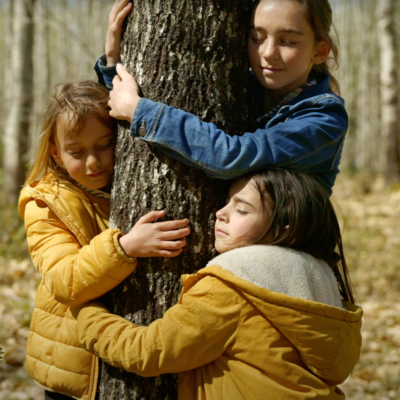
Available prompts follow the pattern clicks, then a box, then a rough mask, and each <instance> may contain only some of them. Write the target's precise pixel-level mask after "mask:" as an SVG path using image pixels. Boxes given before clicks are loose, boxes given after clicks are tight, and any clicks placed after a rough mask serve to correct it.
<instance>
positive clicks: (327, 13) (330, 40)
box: [254, 0, 340, 94]
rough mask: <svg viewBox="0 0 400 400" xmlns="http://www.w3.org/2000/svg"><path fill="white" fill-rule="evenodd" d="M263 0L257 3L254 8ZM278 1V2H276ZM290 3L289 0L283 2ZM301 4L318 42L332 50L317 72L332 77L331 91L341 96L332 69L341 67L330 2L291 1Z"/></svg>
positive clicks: (316, 69) (327, 0) (311, 0)
mask: <svg viewBox="0 0 400 400" xmlns="http://www.w3.org/2000/svg"><path fill="white" fill-rule="evenodd" d="M261 1H262V0H258V1H256V2H255V5H254V7H256V6H257V4H258V3H260V2H261ZM275 1H276V0H275ZM283 1H288V0H283ZM290 1H295V2H297V3H299V4H300V5H301V6H302V8H303V10H304V13H305V15H306V17H307V20H308V23H309V24H310V26H311V29H312V30H313V32H314V35H315V40H316V41H317V42H325V43H326V44H327V45H328V46H329V47H330V48H331V53H330V55H329V58H328V59H327V60H326V61H324V62H323V63H322V64H319V65H314V67H313V70H314V71H315V72H317V73H318V72H321V71H323V72H325V73H326V74H328V75H329V76H330V85H329V90H330V91H331V92H333V93H336V94H340V86H339V82H338V81H337V80H336V78H335V77H334V76H333V75H332V72H331V69H332V67H334V68H337V67H338V66H339V39H338V35H337V31H336V28H335V25H334V24H333V20H332V8H331V5H330V4H329V0H290Z"/></svg>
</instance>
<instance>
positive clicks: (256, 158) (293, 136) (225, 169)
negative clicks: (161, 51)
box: [131, 96, 347, 179]
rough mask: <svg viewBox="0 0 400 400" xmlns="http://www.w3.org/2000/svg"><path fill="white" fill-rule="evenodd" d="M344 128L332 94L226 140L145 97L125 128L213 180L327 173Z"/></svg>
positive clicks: (188, 116) (193, 119)
mask: <svg viewBox="0 0 400 400" xmlns="http://www.w3.org/2000/svg"><path fill="white" fill-rule="evenodd" d="M141 127H142V128H143V127H145V128H146V129H145V131H144V130H143V129H141V130H139V128H141ZM346 129H347V113H346V110H345V109H344V107H343V104H342V103H341V102H340V101H339V100H338V99H336V98H334V97H333V96H327V97H326V96H321V98H320V99H318V100H316V101H315V102H309V103H308V106H307V107H305V106H304V107H299V108H298V110H297V111H293V113H292V114H290V115H289V116H288V118H287V119H286V120H285V121H284V122H280V123H277V124H276V125H274V126H271V127H269V128H263V129H258V130H256V131H255V132H254V133H250V132H246V133H244V134H243V135H241V136H229V135H228V134H226V133H225V132H224V131H222V130H221V129H218V128H217V127H216V126H215V125H214V124H213V123H206V122H201V121H200V119H199V118H197V117H196V116H195V115H193V114H190V113H187V112H184V111H182V110H178V109H175V108H173V107H169V106H166V105H164V104H161V103H155V102H153V101H151V100H148V99H141V100H140V101H139V103H138V107H137V108H136V111H135V114H134V116H133V120H132V124H131V134H132V135H133V136H138V137H140V136H142V139H144V140H145V141H147V142H149V143H150V144H151V145H153V146H154V147H156V148H159V149H160V150H162V151H163V152H165V153H166V154H168V155H169V156H171V157H173V158H175V159H176V160H178V161H180V162H182V163H184V164H187V165H189V166H192V167H197V168H201V169H203V170H204V171H205V172H206V173H208V174H209V175H210V176H211V177H213V178H218V179H233V178H236V177H238V176H240V175H243V174H244V173H247V172H251V171H256V170H262V169H265V168H266V167H269V166H282V167H297V168H301V169H302V170H305V171H308V172H311V173H316V172H319V170H320V169H321V170H324V169H327V170H329V169H331V168H332V166H333V165H334V163H335V160H336V157H337V155H338V153H339V152H340V150H341V145H342V142H343V138H344V135H345V132H346ZM144 133H145V134H144ZM239 133H240V134H241V132H238V134H239ZM322 165H323V166H322ZM319 166H321V168H319Z"/></svg>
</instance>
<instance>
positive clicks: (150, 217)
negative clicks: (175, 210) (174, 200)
mask: <svg viewBox="0 0 400 400" xmlns="http://www.w3.org/2000/svg"><path fill="white" fill-rule="evenodd" d="M164 215H165V210H162V211H150V212H149V213H147V214H146V215H143V217H141V218H139V220H138V222H137V223H138V224H140V225H142V224H149V223H151V222H154V221H155V220H156V219H158V218H161V217H163V216H164Z"/></svg>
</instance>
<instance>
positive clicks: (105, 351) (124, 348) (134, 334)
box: [77, 277, 242, 377]
mask: <svg viewBox="0 0 400 400" xmlns="http://www.w3.org/2000/svg"><path fill="white" fill-rule="evenodd" d="M241 307H242V299H241V298H240V296H238V295H237V294H236V292H235V291H234V290H232V289H231V288H230V287H229V286H227V285H226V284H225V283H223V282H222V281H220V280H219V279H217V278H215V277H206V278H203V279H202V280H201V281H199V282H198V283H197V284H196V285H195V286H193V287H192V288H191V289H190V290H189V291H188V292H187V293H185V294H184V296H183V298H182V303H181V304H176V305H175V306H173V307H171V308H170V309H169V310H168V311H167V312H166V313H165V314H164V316H163V318H161V319H158V320H156V321H154V322H153V323H152V324H150V325H149V326H148V327H141V326H137V325H135V324H133V323H131V322H129V321H127V320H125V319H124V318H122V317H119V316H116V315H113V314H110V313H109V312H108V311H107V309H106V308H104V307H103V306H102V305H99V304H89V305H88V306H85V307H83V308H82V309H81V310H80V311H79V316H78V318H77V321H78V331H79V341H80V343H81V345H82V346H83V347H84V348H85V349H86V350H88V351H90V352H91V353H93V354H95V355H97V356H99V357H101V358H102V359H103V360H104V361H106V362H107V363H109V364H111V365H112V366H114V367H122V368H124V369H125V370H126V371H128V372H134V373H135V374H137V375H141V376H147V377H148V376H156V375H160V374H165V373H177V372H182V371H188V370H191V369H194V368H197V367H199V366H202V365H205V364H208V363H210V362H212V361H213V360H215V359H217V358H218V357H220V356H221V354H222V353H223V352H224V351H225V350H226V348H227V347H228V346H229V345H230V344H231V343H232V341H233V340H234V338H235V336H236V332H237V327H238V324H239V319H240V311H241Z"/></svg>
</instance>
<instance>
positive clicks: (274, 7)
mask: <svg viewBox="0 0 400 400" xmlns="http://www.w3.org/2000/svg"><path fill="white" fill-rule="evenodd" d="M250 26H251V27H252V28H256V29H262V30H265V31H267V32H269V31H294V32H296V31H297V32H301V33H302V34H304V35H307V34H311V35H312V34H313V31H312V28H311V26H310V24H309V22H308V19H307V15H306V13H305V11H304V10H303V7H302V5H301V4H300V3H299V2H297V1H295V0H261V1H260V3H258V5H257V6H256V7H255V9H254V10H253V14H252V18H251V23H250Z"/></svg>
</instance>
